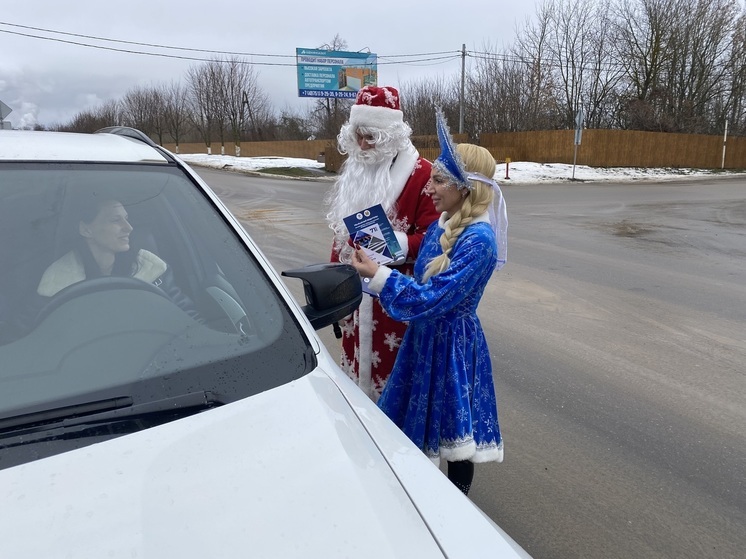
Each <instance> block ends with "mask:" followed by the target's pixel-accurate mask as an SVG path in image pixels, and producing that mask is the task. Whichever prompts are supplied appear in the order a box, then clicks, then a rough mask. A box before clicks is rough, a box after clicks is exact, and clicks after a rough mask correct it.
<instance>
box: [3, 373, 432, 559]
mask: <svg viewBox="0 0 746 559" xmlns="http://www.w3.org/2000/svg"><path fill="white" fill-rule="evenodd" d="M0 500H1V501H2V503H3V507H4V508H5V507H8V508H6V514H4V515H3V516H4V517H5V518H4V521H3V522H2V523H0V542H1V543H0V549H2V556H4V557H13V558H15V559H18V558H25V557H27V558H42V557H44V558H48V557H56V556H62V557H67V556H70V557H75V558H87V557H90V558H92V559H93V558H96V559H101V558H104V557H106V558H120V557H121V558H130V557H180V558H186V557H238V556H251V557H280V556H283V557H284V556H288V555H287V554H288V552H289V550H294V552H293V553H291V554H290V556H293V557H334V556H337V557H339V556H350V557H359V558H364V557H371V558H373V557H395V556H397V555H400V554H402V555H405V556H408V557H439V556H442V554H441V552H440V550H439V549H438V546H437V544H436V543H435V541H434V540H433V539H432V536H431V534H430V533H429V531H428V530H427V527H426V526H425V524H424V523H423V522H422V520H421V518H420V517H419V514H418V512H417V510H416V509H415V507H414V506H413V505H412V503H411V501H410V500H409V498H408V496H407V494H406V493H405V492H404V491H403V490H402V488H401V486H400V485H399V482H398V481H397V479H396V477H395V476H394V474H393V473H392V471H391V470H390V469H389V467H388V465H387V464H386V462H385V461H384V460H383V457H382V456H381V454H380V453H379V452H378V449H377V448H376V446H375V445H374V444H373V442H372V441H371V440H370V439H369V438H368V437H367V436H366V434H365V431H364V430H363V428H362V426H361V425H360V423H359V422H358V421H357V419H356V418H355V416H354V414H353V413H351V410H350V408H349V406H348V405H347V403H346V401H345V400H344V398H342V397H341V395H340V393H339V390H338V389H337V387H336V386H335V385H334V384H333V383H332V382H330V380H329V378H328V377H327V376H326V375H325V374H323V373H321V372H317V373H313V374H311V375H307V376H306V377H304V378H302V379H301V380H299V381H295V382H292V383H290V384H287V385H284V386H282V387H279V388H276V389H273V390H270V391H268V392H265V393H263V394H259V395H257V396H254V397H252V398H247V399H244V400H241V401H239V402H237V403H234V404H229V405H226V406H223V407H220V408H216V409H214V410H210V411H208V412H204V413H201V414H197V415H194V416H191V417H188V418H185V419H182V420H179V421H175V422H171V423H167V424H165V425H162V426H159V427H154V428H151V429H147V430H145V431H141V432H139V433H134V434H132V435H128V436H124V437H118V438H116V439H112V440H109V441H105V442H102V443H99V444H95V445H92V446H88V447H86V448H83V449H79V450H74V451H70V452H66V453H63V454H60V455H57V456H53V457H50V458H46V459H44V460H39V461H35V462H31V463H28V464H24V465H21V466H17V467H14V468H9V469H6V470H3V471H0ZM11 518H12V521H10V522H9V520H10V519H11ZM61 550H67V551H65V552H63V553H61V554H60V551H61ZM68 551H71V553H68Z"/></svg>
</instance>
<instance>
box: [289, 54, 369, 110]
mask: <svg viewBox="0 0 746 559" xmlns="http://www.w3.org/2000/svg"><path fill="white" fill-rule="evenodd" d="M295 58H296V63H297V66H298V97H341V98H352V99H354V98H355V97H357V92H358V90H359V89H362V88H363V87H365V86H366V85H378V66H377V63H378V56H377V55H375V54H372V53H369V52H345V51H341V50H319V49H301V48H297V49H295Z"/></svg>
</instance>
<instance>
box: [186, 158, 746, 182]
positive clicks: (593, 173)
mask: <svg viewBox="0 0 746 559" xmlns="http://www.w3.org/2000/svg"><path fill="white" fill-rule="evenodd" d="M179 157H181V158H182V159H183V160H184V161H186V162H187V163H188V164H190V165H196V166H200V167H211V168H215V169H232V170H235V171H257V170H260V169H267V168H270V167H302V168H306V169H318V170H320V171H322V170H323V169H324V164H323V163H319V162H317V161H315V160H313V159H302V158H294V157H234V156H231V155H207V154H201V153H195V154H180V155H179ZM506 172H507V178H506ZM742 174H743V173H736V172H733V171H719V170H716V171H713V170H708V169H671V168H666V169H664V168H655V169H646V168H636V167H609V168H594V167H588V166H585V165H576V166H575V169H574V175H573V166H572V165H569V164H565V163H531V162H525V161H512V162H511V163H510V164H509V166H508V167H507V169H506V165H505V163H498V165H497V171H496V172H495V180H497V182H498V183H500V184H506V185H507V184H535V183H561V182H565V181H570V180H572V179H573V176H574V179H575V180H576V181H587V182H634V181H643V180H648V181H650V180H654V181H665V180H676V179H681V178H686V177H690V178H701V177H712V176H723V175H742Z"/></svg>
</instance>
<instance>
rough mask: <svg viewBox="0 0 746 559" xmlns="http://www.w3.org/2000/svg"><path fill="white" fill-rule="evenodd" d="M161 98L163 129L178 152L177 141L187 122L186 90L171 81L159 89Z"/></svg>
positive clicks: (182, 133) (187, 102)
mask: <svg viewBox="0 0 746 559" xmlns="http://www.w3.org/2000/svg"><path fill="white" fill-rule="evenodd" d="M160 94H161V97H162V98H163V129H164V131H165V132H166V133H167V134H168V135H169V136H171V139H173V141H174V143H175V144H176V153H179V143H180V142H181V138H182V136H183V135H184V134H185V132H186V130H187V126H188V123H189V101H188V92H187V90H186V88H185V87H183V86H182V85H181V83H179V82H171V83H170V84H169V85H166V86H163V87H162V88H161V90H160Z"/></svg>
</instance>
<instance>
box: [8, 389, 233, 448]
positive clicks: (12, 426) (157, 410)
mask: <svg viewBox="0 0 746 559" xmlns="http://www.w3.org/2000/svg"><path fill="white" fill-rule="evenodd" d="M132 402H133V400H132V398H131V397H130V396H123V397H119V398H110V399H107V400H96V401H93V402H84V403H80V404H74V405H72V406H64V407H61V408H53V409H50V410H43V411H38V412H32V413H27V414H22V415H16V416H13V417H8V418H5V419H0V438H2V439H5V438H10V437H21V438H22V439H23V440H22V441H19V442H18V443H10V444H6V443H0V448H6V447H9V446H16V445H17V444H25V443H28V442H33V440H34V438H35V437H31V438H29V437H28V436H27V435H29V434H33V433H38V434H39V435H41V436H42V437H43V438H48V437H54V436H56V434H59V433H61V432H64V431H65V430H67V429H69V428H71V427H76V426H91V425H96V424H101V423H111V422H115V421H118V420H123V419H132V418H135V417H142V416H148V415H154V414H163V413H171V414H176V413H178V414H179V415H181V416H185V415H190V414H189V413H186V412H188V411H193V412H194V413H196V412H197V411H201V410H203V409H206V408H211V407H215V406H219V405H222V404H225V403H226V402H225V401H224V400H222V399H221V398H220V397H219V396H218V395H217V394H215V393H213V392H210V391H204V390H203V391H198V392H191V393H188V394H181V395H179V396H172V397H169V398H164V399H162V400H153V401H148V402H143V403H141V404H135V405H133V404H132Z"/></svg>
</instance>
